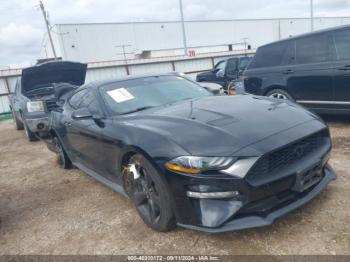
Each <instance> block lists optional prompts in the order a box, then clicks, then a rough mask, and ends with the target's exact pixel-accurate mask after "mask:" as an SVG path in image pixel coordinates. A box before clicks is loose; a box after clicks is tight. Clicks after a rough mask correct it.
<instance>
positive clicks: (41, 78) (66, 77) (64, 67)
mask: <svg viewBox="0 0 350 262" xmlns="http://www.w3.org/2000/svg"><path fill="white" fill-rule="evenodd" d="M86 70H87V65H86V64H81V63H76V62H67V61H54V62H48V63H44V64H39V65H36V66H33V67H28V68H26V69H23V71H22V80H21V81H22V92H23V94H25V93H27V92H28V91H32V90H34V89H37V88H41V87H44V86H45V85H51V84H53V83H70V84H72V85H78V86H80V85H83V84H84V83H85V76H86Z"/></svg>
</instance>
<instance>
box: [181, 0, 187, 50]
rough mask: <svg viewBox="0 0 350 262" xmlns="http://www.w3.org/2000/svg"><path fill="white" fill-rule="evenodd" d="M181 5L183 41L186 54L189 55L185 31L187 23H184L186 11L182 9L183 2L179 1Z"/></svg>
mask: <svg viewBox="0 0 350 262" xmlns="http://www.w3.org/2000/svg"><path fill="white" fill-rule="evenodd" d="M179 4H180V15H181V25H182V39H183V44H184V53H185V55H187V40H186V29H185V21H184V11H183V7H182V0H179Z"/></svg>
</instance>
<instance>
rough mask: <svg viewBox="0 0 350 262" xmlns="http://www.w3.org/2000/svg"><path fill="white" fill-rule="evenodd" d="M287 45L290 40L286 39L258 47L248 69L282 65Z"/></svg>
mask: <svg viewBox="0 0 350 262" xmlns="http://www.w3.org/2000/svg"><path fill="white" fill-rule="evenodd" d="M287 45H288V42H287V41H285V42H280V43H276V44H271V45H267V46H263V47H260V48H258V50H257V53H256V55H255V57H254V58H253V60H252V62H251V63H250V64H249V66H248V69H255V68H260V67H271V66H279V65H281V64H282V59H283V55H284V52H285V50H286V48H287Z"/></svg>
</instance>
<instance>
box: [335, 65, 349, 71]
mask: <svg viewBox="0 0 350 262" xmlns="http://www.w3.org/2000/svg"><path fill="white" fill-rule="evenodd" d="M338 70H342V71H348V70H350V65H346V66H342V67H338Z"/></svg>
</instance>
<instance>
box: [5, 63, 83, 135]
mask: <svg viewBox="0 0 350 262" xmlns="http://www.w3.org/2000/svg"><path fill="white" fill-rule="evenodd" d="M86 70H87V65H86V64H81V63H76V62H68V61H53V62H47V63H43V64H37V65H35V66H32V67H29V68H25V69H23V70H22V75H21V77H20V78H19V79H18V80H17V83H16V87H15V92H14V94H12V95H11V96H10V109H11V111H12V116H13V120H14V123H15V127H16V129H17V130H22V129H24V130H25V133H26V136H27V138H28V140H29V141H36V140H38V137H44V136H45V135H47V131H48V124H49V113H50V112H51V111H52V110H54V109H55V108H57V107H58V104H57V103H58V102H59V101H57V97H58V96H59V94H60V93H62V92H64V91H65V90H67V89H75V88H77V87H79V86H81V85H83V84H84V83H85V77H86Z"/></svg>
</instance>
